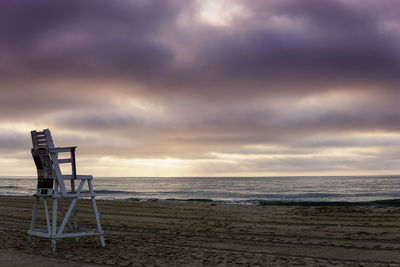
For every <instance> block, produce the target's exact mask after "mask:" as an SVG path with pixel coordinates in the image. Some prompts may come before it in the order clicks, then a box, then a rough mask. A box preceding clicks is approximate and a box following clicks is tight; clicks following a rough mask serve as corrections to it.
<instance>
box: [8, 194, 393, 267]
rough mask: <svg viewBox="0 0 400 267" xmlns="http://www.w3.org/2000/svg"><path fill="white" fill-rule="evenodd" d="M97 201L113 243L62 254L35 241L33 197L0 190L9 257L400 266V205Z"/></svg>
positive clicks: (32, 261)
mask: <svg viewBox="0 0 400 267" xmlns="http://www.w3.org/2000/svg"><path fill="white" fill-rule="evenodd" d="M78 203H79V206H78V209H79V210H82V212H81V213H80V214H79V218H80V225H81V226H85V227H95V221H94V218H93V215H92V214H89V213H87V212H85V211H88V210H90V205H89V204H90V202H89V201H87V200H80V201H79V202H78ZM97 203H98V207H99V210H100V213H101V221H102V225H103V229H104V231H105V239H106V248H102V247H101V246H100V241H99V239H98V237H93V236H92V237H82V238H80V240H79V241H78V242H77V241H75V240H74V239H73V238H66V239H59V240H58V241H57V252H56V254H53V253H52V251H51V248H50V241H49V240H48V239H44V238H39V237H33V242H32V244H31V246H28V242H27V234H26V231H27V230H28V228H29V223H30V217H31V213H32V207H33V198H32V197H0V264H1V266H27V265H30V266H95V265H120V266H293V265H300V266H304V265H306V266H335V265H336V266H360V265H363V266H399V265H400V208H397V207H396V208H389V207H385V208H379V207H307V206H240V205H216V204H212V203H184V202H152V203H151V202H135V201H132V202H129V201H101V200H98V201H97ZM41 207H42V205H41ZM64 209H66V207H64ZM39 221H40V222H41V223H39V225H38V226H39V227H40V226H41V227H42V228H43V227H44V212H43V209H41V210H40V211H39Z"/></svg>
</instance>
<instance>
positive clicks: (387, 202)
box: [124, 198, 400, 207]
mask: <svg viewBox="0 0 400 267" xmlns="http://www.w3.org/2000/svg"><path fill="white" fill-rule="evenodd" d="M124 200H129V201H139V202H161V201H173V202H203V203H215V204H227V205H251V206H254V205H256V206H370V207H400V199H384V200H374V201H354V202H352V201H278V200H276V201H275V200H271V201H269V200H254V199H249V200H213V199H195V198H189V199H176V198H168V199H158V198H128V199H124Z"/></svg>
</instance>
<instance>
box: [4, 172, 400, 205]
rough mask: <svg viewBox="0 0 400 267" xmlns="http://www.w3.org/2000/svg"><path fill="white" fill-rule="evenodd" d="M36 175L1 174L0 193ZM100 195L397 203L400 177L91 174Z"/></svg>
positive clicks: (31, 187)
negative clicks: (11, 175) (10, 175)
mask: <svg viewBox="0 0 400 267" xmlns="http://www.w3.org/2000/svg"><path fill="white" fill-rule="evenodd" d="M36 183H37V180H36V178H35V177H4V176H3V177H0V195H15V196H29V195H32V194H33V193H34V192H35V188H36ZM93 184H94V189H95V191H96V194H97V198H98V199H108V200H114V199H122V200H131V201H166V200H169V201H202V202H217V203H226V204H244V205H268V204H283V205H291V204H296V205H299V204H300V205H383V206H400V176H312V177H219V178H215V177H195V178H194V177H142V178H140V177H132V178H128V177H123V178H122V177H95V178H94V181H93Z"/></svg>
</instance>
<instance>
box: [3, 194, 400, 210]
mask: <svg viewBox="0 0 400 267" xmlns="http://www.w3.org/2000/svg"><path fill="white" fill-rule="evenodd" d="M1 197H32V195H27V194H12V193H10V194H0V198H1ZM96 199H97V200H101V201H128V202H143V203H146V202H149V203H151V202H172V203H210V204H215V205H244V206H316V207H320V206H344V207H400V198H395V199H378V200H370V201H329V200H327V201H318V200H315V201H310V200H304V201H303V200H258V199H248V200H214V199H197V198H189V199H179V198H167V199H159V198H115V197H102V196H101V195H97V197H96Z"/></svg>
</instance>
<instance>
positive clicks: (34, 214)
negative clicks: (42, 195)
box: [28, 197, 39, 244]
mask: <svg viewBox="0 0 400 267" xmlns="http://www.w3.org/2000/svg"><path fill="white" fill-rule="evenodd" d="M38 205H39V197H35V203H34V204H33V212H32V219H31V225H30V227H29V230H30V231H33V230H35V222H36V216H37V209H38ZM28 243H29V244H31V243H32V236H31V235H30V234H28Z"/></svg>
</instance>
